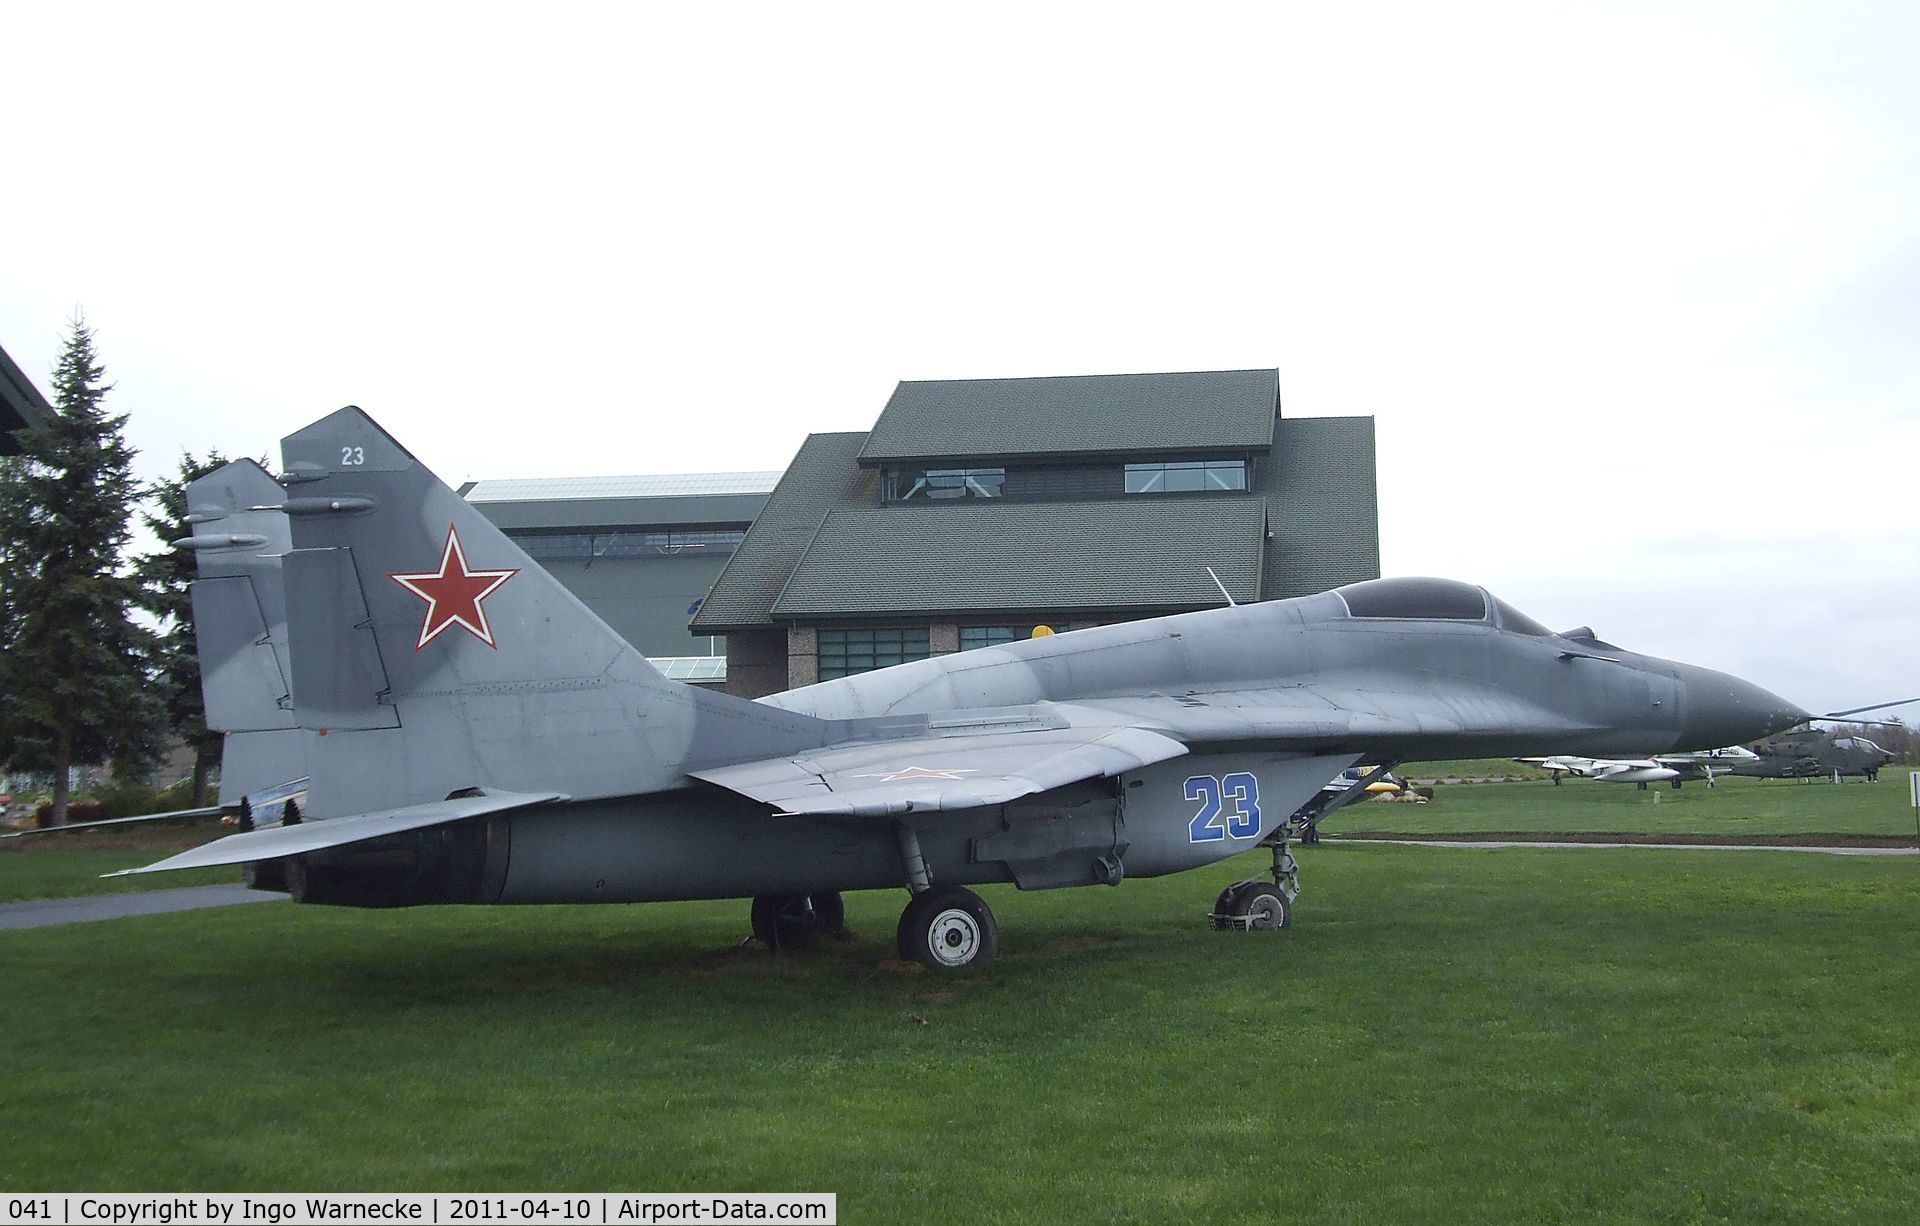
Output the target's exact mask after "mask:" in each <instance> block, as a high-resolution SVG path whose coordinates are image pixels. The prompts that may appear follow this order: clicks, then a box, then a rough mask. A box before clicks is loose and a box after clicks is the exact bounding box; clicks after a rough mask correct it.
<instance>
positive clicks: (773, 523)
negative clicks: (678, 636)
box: [691, 434, 879, 634]
mask: <svg viewBox="0 0 1920 1226" xmlns="http://www.w3.org/2000/svg"><path fill="white" fill-rule="evenodd" d="M866 438H867V436H866V435H865V434H810V435H808V436H807V441H806V442H804V443H802V444H800V451H799V454H797V455H795V456H794V457H793V463H791V464H789V465H788V466H787V473H786V475H785V476H784V477H781V478H780V484H778V485H776V486H774V487H773V493H771V494H769V495H768V496H767V503H766V506H765V507H763V508H762V509H761V511H760V516H759V518H757V519H755V520H754V521H753V526H752V527H751V528H748V529H747V536H746V539H745V540H743V541H741V542H740V545H739V547H738V548H737V549H735V550H734V551H733V557H731V558H729V559H728V560H727V567H726V569H725V570H723V571H721V572H720V577H719V578H718V579H716V580H714V584H713V590H712V591H711V592H709V593H708V594H707V598H706V601H705V602H704V603H703V604H701V606H700V612H699V613H698V614H697V615H696V616H695V617H694V619H693V622H692V625H691V629H692V630H693V632H694V633H695V634H718V633H722V632H724V631H729V630H739V629H745V628H747V627H752V626H765V625H768V624H770V623H771V620H772V610H773V602H774V601H775V600H776V599H777V598H778V597H779V595H780V589H781V587H782V586H784V585H785V584H786V582H787V577H788V576H789V575H791V574H792V573H793V568H794V566H795V565H796V564H797V563H798V562H799V561H800V555H801V554H803V553H805V552H806V549H807V545H808V543H809V542H811V541H812V540H813V535H814V533H815V532H816V531H817V530H818V529H819V527H820V521H821V520H822V519H823V518H824V517H825V516H826V514H827V512H828V511H831V510H833V509H834V508H835V507H843V506H860V505H862V504H865V503H870V502H872V501H873V499H874V492H875V488H876V486H877V484H878V482H879V477H878V475H877V474H875V473H872V472H867V471H864V470H862V469H861V468H860V466H859V465H858V464H857V463H855V457H856V456H858V455H859V453H860V444H861V443H863V442H865V441H866Z"/></svg>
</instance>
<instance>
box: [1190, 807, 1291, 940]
mask: <svg viewBox="0 0 1920 1226" xmlns="http://www.w3.org/2000/svg"><path fill="white" fill-rule="evenodd" d="M1290 831H1291V826H1290V825H1288V824H1282V825H1281V827H1280V828H1279V829H1278V830H1276V831H1274V832H1273V833H1272V834H1270V835H1268V836H1267V837H1266V838H1265V839H1263V840H1262V841H1261V844H1260V845H1261V846H1262V847H1267V848H1270V849H1272V851H1273V866H1272V867H1271V868H1269V869H1268V870H1267V871H1268V873H1270V874H1271V875H1272V877H1273V883H1272V884H1271V885H1269V884H1268V883H1266V882H1264V881H1261V880H1260V879H1259V878H1257V877H1256V878H1253V879H1251V880H1247V881H1236V882H1234V883H1233V884H1232V885H1230V886H1228V887H1227V888H1226V889H1224V890H1222V891H1220V897H1218V898H1216V899H1214V900H1213V910H1212V911H1211V912H1209V913H1208V915H1207V922H1208V923H1210V924H1212V925H1213V926H1214V928H1215V929H1222V928H1238V929H1240V931H1242V932H1252V931H1253V930H1254V929H1256V928H1260V929H1280V928H1285V927H1286V926H1287V925H1289V924H1291V923H1292V922H1293V900H1294V899H1296V898H1298V897H1299V896H1300V862H1299V861H1297V860H1295V859H1294V858H1293V847H1292V844H1291V842H1290V841H1289V837H1288V836H1289V832H1290Z"/></svg>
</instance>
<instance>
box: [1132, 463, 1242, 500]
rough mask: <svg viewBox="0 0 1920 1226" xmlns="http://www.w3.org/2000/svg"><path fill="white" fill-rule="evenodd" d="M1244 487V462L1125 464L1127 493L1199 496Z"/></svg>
mask: <svg viewBox="0 0 1920 1226" xmlns="http://www.w3.org/2000/svg"><path fill="white" fill-rule="evenodd" d="M1246 488H1247V462H1246V461H1245V460H1169V461H1167V462H1165V463H1157V464H1129V465H1127V493H1129V494H1203V493H1217V492H1219V491H1221V490H1244V489H1246Z"/></svg>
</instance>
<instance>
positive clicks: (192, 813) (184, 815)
mask: <svg viewBox="0 0 1920 1226" xmlns="http://www.w3.org/2000/svg"><path fill="white" fill-rule="evenodd" d="M234 811H235V810H233V809H230V808H224V807H222V806H220V805H209V806H207V807H206V808H204V809H174V810H173V811H171V812H169V813H142V814H141V815H140V816H138V817H108V818H103V819H101V820H100V821H97V822H68V823H67V824H66V825H64V826H35V827H34V828H33V829H31V830H15V831H13V832H12V833H11V834H6V835H0V838H8V839H19V838H25V837H26V836H27V835H30V834H57V833H59V832H60V831H62V830H98V829H99V828H100V827H102V826H133V825H137V824H139V823H141V822H183V821H188V820H191V819H193V818H196V817H221V816H223V815H225V814H228V813H232V812H234Z"/></svg>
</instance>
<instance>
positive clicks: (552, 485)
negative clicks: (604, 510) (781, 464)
mask: <svg viewBox="0 0 1920 1226" xmlns="http://www.w3.org/2000/svg"><path fill="white" fill-rule="evenodd" d="M779 481H780V474H779V473H777V472H746V473H657V474H651V475H644V476H635V477H505V478H495V479H493V480H488V481H475V482H473V483H472V484H471V485H469V486H468V487H467V488H466V489H465V490H464V491H463V494H462V496H463V497H465V498H466V500H467V501H468V502H558V501H571V500H573V499H578V498H693V497H699V496H702V495H712V494H767V493H771V492H773V487H774V486H775V485H777V484H778V483H779Z"/></svg>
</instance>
